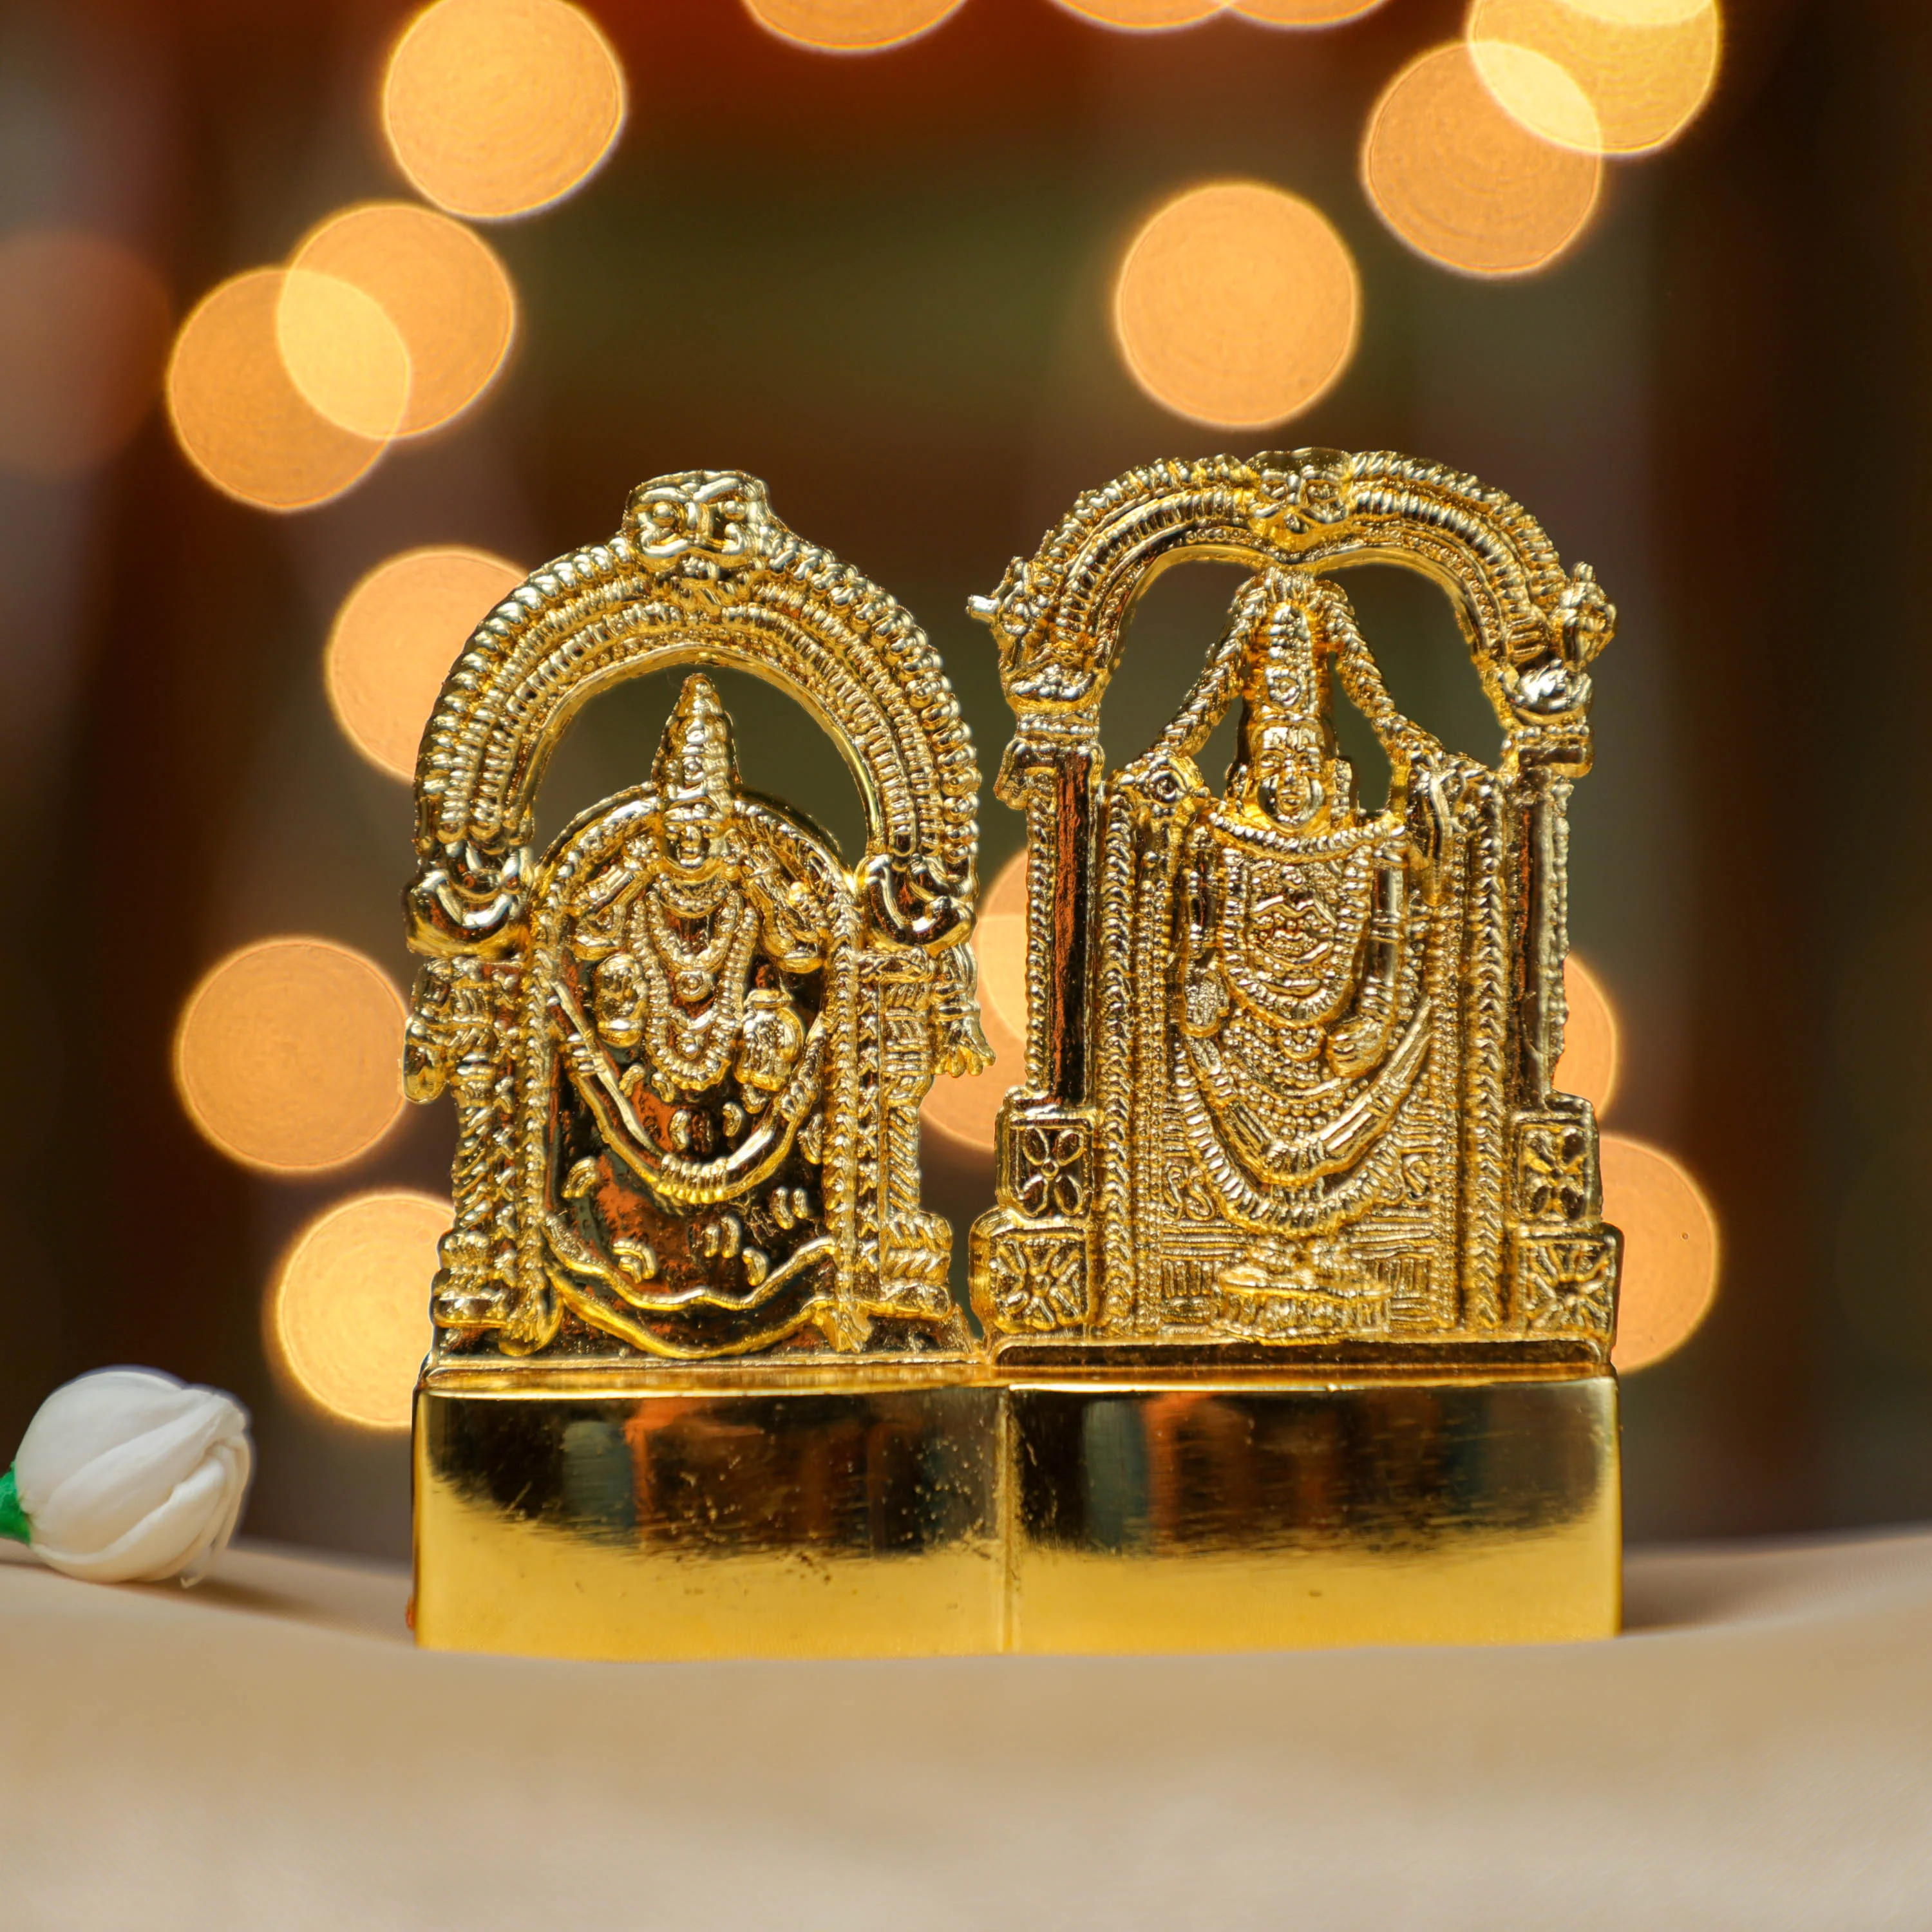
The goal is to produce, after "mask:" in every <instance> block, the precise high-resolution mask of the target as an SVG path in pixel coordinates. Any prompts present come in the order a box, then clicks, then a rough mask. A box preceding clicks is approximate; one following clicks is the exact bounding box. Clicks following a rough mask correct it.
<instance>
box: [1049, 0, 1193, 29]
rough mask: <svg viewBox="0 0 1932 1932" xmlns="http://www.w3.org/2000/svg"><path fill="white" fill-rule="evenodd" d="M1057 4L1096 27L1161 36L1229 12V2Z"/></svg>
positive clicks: (1064, 0)
mask: <svg viewBox="0 0 1932 1932" xmlns="http://www.w3.org/2000/svg"><path fill="white" fill-rule="evenodd" d="M1055 5H1057V6H1058V7H1062V8H1064V10H1066V11H1067V13H1078V14H1079V16H1080V17H1081V18H1082V20H1091V21H1092V22H1093V23H1094V25H1095V26H1100V27H1120V28H1124V29H1125V30H1126V31H1127V32H1129V33H1131V34H1157V33H1163V32H1165V31H1167V30H1168V29H1169V28H1172V27H1191V26H1194V25H1195V24H1196V23H1197V22H1199V21H1202V20H1211V19H1212V18H1213V17H1214V15H1216V14H1217V13H1225V12H1226V10H1227V7H1228V0H1055Z"/></svg>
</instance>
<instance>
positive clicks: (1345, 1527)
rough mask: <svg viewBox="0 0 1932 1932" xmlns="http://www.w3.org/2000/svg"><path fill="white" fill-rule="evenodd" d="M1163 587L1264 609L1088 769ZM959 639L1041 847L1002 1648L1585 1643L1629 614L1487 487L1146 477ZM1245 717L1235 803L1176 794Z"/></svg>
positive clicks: (1008, 1121)
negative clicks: (1609, 994) (1609, 785)
mask: <svg viewBox="0 0 1932 1932" xmlns="http://www.w3.org/2000/svg"><path fill="white" fill-rule="evenodd" d="M1188 559H1215V560H1217V561H1221V562H1238V563H1240V564H1243V565H1247V567H1249V568H1250V569H1251V570H1252V571H1253V575H1252V576H1251V577H1250V578H1249V580H1248V581H1247V584H1246V585H1245V586H1244V588H1243V589H1242V590H1241V592H1240V594H1239V595H1238V596H1237V597H1236V598H1235V600H1234V604H1233V607H1232V611H1231V613H1230V615H1229V622H1228V624H1227V626H1226V629H1225V630H1224V631H1223V634H1222V635H1221V637H1220V639H1219V640H1218V641H1217V643H1214V645H1213V646H1212V647H1211V649H1208V652H1207V653H1206V657H1205V662H1204V664H1203V665H1202V670H1201V673H1200V675H1199V677H1198V679H1196V682H1195V683H1194V685H1193V688H1192V690H1191V691H1190V692H1189V693H1188V695H1187V698H1186V700H1185V701H1184V703H1183V704H1182V706H1181V709H1180V710H1179V711H1178V712H1177V713H1176V714H1175V717H1174V718H1173V719H1172V721H1171V722H1170V723H1169V725H1168V726H1167V727H1166V729H1165V730H1163V732H1162V733H1161V734H1160V736H1159V738H1158V739H1157V741H1156V742H1154V744H1153V745H1151V746H1149V747H1148V748H1146V749H1145V750H1142V751H1138V752H1137V754H1136V755H1134V756H1133V757H1130V758H1128V759H1127V760H1126V762H1124V763H1123V764H1121V766H1119V768H1118V769H1117V770H1114V771H1111V772H1110V771H1109V770H1108V769H1106V766H1105V764H1104V763H1103V758H1102V755H1101V750H1100V740H1099V726H1100V718H1101V715H1102V713H1101V704H1102V699H1103V694H1104V693H1105V691H1106V688H1107V685H1108V682H1109V679H1110V678H1112V676H1115V674H1116V673H1117V671H1118V667H1119V664H1120V660H1121V647H1122V641H1123V634H1124V628H1125V625H1126V623H1127V618H1128V616H1129V613H1130V611H1131V610H1132V609H1133V604H1134V601H1135V600H1136V598H1137V597H1138V596H1139V595H1140V593H1141V592H1142V591H1144V590H1145V589H1146V588H1147V587H1148V585H1149V584H1150V583H1152V582H1153V581H1154V579H1155V578H1156V577H1157V575H1158V574H1160V572H1161V571H1164V570H1166V569H1167V568H1170V567H1171V566H1172V565H1176V564H1178V563H1181V562H1184V561H1187V560H1188ZM1370 563H1388V564H1394V565H1401V566H1404V567H1406V568H1410V569H1413V570H1417V571H1421V572H1422V573H1423V574H1425V575H1427V577H1430V578H1432V579H1433V580H1434V581H1435V582H1436V583H1438V584H1439V585H1440V586H1442V588H1443V589H1445V591H1446V592H1448V595H1449V597H1450V598H1451V602H1452V604H1453V605H1454V609H1455V610H1456V613H1457V616H1458V618H1459V619H1460V622H1461V625H1462V628H1463V632H1464V634H1465V636H1466V638H1467V640H1468V642H1469V648H1470V652H1471V655H1472V658H1473V660H1474V665H1475V671H1476V673H1478V676H1480V678H1481V682H1482V685H1483V688H1484V691H1485V692H1486V693H1487V696H1488V697H1489V700H1490V703H1491V705H1492V706H1493V709H1494V711H1495V713H1496V719H1497V721H1498V724H1499V726H1500V727H1501V731H1502V746H1501V754H1500V757H1499V760H1498V761H1497V763H1496V765H1494V766H1488V765H1485V764H1484V763H1481V762H1480V761H1478V760H1476V759H1474V758H1472V757H1466V756H1463V755H1461V754H1459V753H1457V752H1454V751H1451V750H1449V749H1448V748H1446V747H1445V745H1442V743H1441V742H1439V740H1438V739H1436V738H1435V737H1433V736H1431V735H1430V733H1429V732H1428V731H1427V730H1425V729H1424V727H1422V726H1421V725H1420V724H1417V723H1415V721H1412V719H1410V718H1407V717H1406V716H1404V715H1403V713H1402V712H1400V711H1399V710H1398V709H1397V707H1396V706H1395V704H1394V701H1393V700H1392V699H1391V695H1390V694H1389V691H1388V688H1387V687H1386V686H1385V683H1384V682H1383V679H1382V675H1381V673H1380V671H1379V669H1378V667H1377V665H1376V660H1375V658H1374V657H1373V655H1372V654H1371V652H1370V649H1369V648H1368V646H1367V644H1366V643H1365V642H1364V639H1363V637H1362V634H1361V631H1360V630H1359V629H1358V627H1357V625H1356V622H1355V616H1354V615H1353V613H1352V610H1351V608H1350V606H1349V601H1348V599H1347V598H1346V595H1344V593H1343V589H1342V588H1341V587H1340V584H1339V583H1337V581H1336V580H1335V576H1336V574H1337V573H1338V572H1340V571H1343V570H1344V569H1345V568H1348V567H1349V566H1352V565H1364V564H1370ZM977 610H978V613H979V614H980V615H981V616H983V618H984V619H986V621H987V622H989V623H990V625H992V629H993V632H994V635H995V638H996V640H997V641H998V646H999V651H1000V664H1001V677H1002V680H1003V683H1004V688H1005V692H1006V695H1007V700H1008V701H1009V703H1010V705H1011V706H1012V709H1013V712H1014V713H1015V715H1016V721H1017V729H1016V735H1015V736H1014V738H1013V742H1012V744H1011V745H1010V747H1009V748H1008V749H1007V754H1006V757H1005V759H1004V762H1003V763H1002V765H1001V770H1000V775H999V780H998V790H999V793H1000V796H1001V797H1002V798H1004V799H1006V800H1007V802H1009V803H1010V804H1011V805H1015V806H1017V807H1019V808H1021V809H1022V810H1024V811H1025V813H1026V814H1027V820H1028V847H1029V867H1028V890H1029V894H1030V901H1029V907H1028V961H1027V970H1028V991H1029V1007H1030V1024H1029V1030H1028V1041H1027V1065H1026V1068H1025V1079H1024V1081H1023V1082H1022V1084H1021V1085H1019V1087H1017V1088H1015V1089H1014V1090H1013V1091H1012V1092H1011V1093H1010V1094H1009V1096H1008V1097H1007V1103H1006V1105H1005V1107H1004V1112H1003V1114H1002V1116H1001V1121H1000V1124H999V1129H998V1205H997V1206H996V1207H995V1208H994V1209H993V1210H992V1212H990V1213H989V1214H986V1215H985V1216H983V1217H982V1218H981V1219H980V1221H979V1223H977V1226H975V1228H974V1231H973V1237H972V1265H971V1279H972V1289H973V1298H974V1307H975V1308H976V1310H977V1313H978V1315H979V1316H980V1320H981V1322H983V1325H984V1327H985V1331H986V1337H987V1340H988V1344H989V1349H990V1351H991V1352H992V1357H993V1359H994V1361H995V1363H996V1364H997V1365H998V1369H999V1370H1000V1372H1001V1379H1002V1382H1003V1383H1004V1385H1005V1387H1006V1388H1007V1400H1008V1404H1009V1414H1008V1419H1007V1426H1008V1431H1009V1442H1008V1459H1009V1460H1008V1477H1009V1481H1010V1484H1011V1487H1012V1491H1013V1493H1012V1496H1011V1499H1010V1503H1009V1521H1010V1548H1009V1562H1010V1577H1011V1580H1010V1606H1009V1617H1010V1628H1011V1629H1012V1630H1013V1631H1015V1632H1016V1633H1018V1637H1017V1640H1018V1641H1019V1643H1021V1644H1022V1646H1023V1647H1037V1648H1046V1649H1054V1648H1069V1647H1079V1648H1098V1647H1120V1648H1146V1647H1162V1646H1175V1647H1181V1648H1202V1647H1216V1646H1227V1647H1235V1646H1240V1645H1242V1644H1247V1643H1256V1644H1262V1643H1295V1642H1307V1643H1321V1642H1334V1641H1347V1640H1359V1641H1369V1640H1404V1639H1416V1640H1447V1639H1454V1640H1477V1641H1480V1640H1502V1639H1520V1638H1528V1637H1580V1636H1586V1635H1594V1634H1604V1633H1607V1631H1611V1630H1613V1629H1614V1628H1616V1625H1617V1622H1618V1619H1619V1595H1620V1585H1619V1579H1620V1567H1619V1565H1620V1557H1619V1544H1620V1529H1619V1483H1618V1473H1617V1423H1616V1385H1615V1382H1614V1379H1613V1376H1612V1375H1611V1373H1610V1366H1609V1355H1610V1344H1611V1340H1612V1337H1613V1326H1614V1321H1615V1312H1616V1284H1617V1271H1618V1263H1619V1238H1618V1236H1617V1235H1616V1232H1615V1230H1613V1229H1610V1228H1609V1227H1607V1226H1605V1225H1604V1222H1603V1220H1602V1218H1601V1194H1600V1190H1599V1186H1598V1167H1597V1132H1596V1126H1595V1121H1594V1119H1593V1118H1592V1113H1591V1109H1590V1107H1589V1103H1587V1102H1586V1101H1585V1100H1582V1099H1580V1098H1578V1097H1575V1096H1573V1095H1569V1094H1564V1093H1562V1092H1560V1091H1558V1090H1557V1089H1556V1087H1555V1085H1554V1084H1553V1078H1552V1076H1553V1070H1554V1069H1555V1067H1556V1063H1557V1061H1558V1059H1559V1056H1560V1055H1561V1054H1562V1046H1563V1022H1564V1008H1563V981H1562V968H1563V962H1564V957H1565V951H1566V947H1567V941H1566V938H1565V856H1566V853H1565V807H1566V802H1567V800H1568V796H1569V793H1570V789H1571V784H1572V782H1573V781H1574V779H1576V778H1577V777H1578V776H1580V775H1582V774H1583V772H1586V771H1587V770H1588V769H1589V763H1590V755H1591V746H1590V733H1589V704H1590V695H1591V681H1590V677H1589V670H1588V667H1589V664H1590V663H1591V661H1592V659H1593V658H1595V655H1596V654H1597V652H1598V651H1599V650H1600V649H1601V648H1602V646H1603V645H1604V643H1605V642H1606V641H1607V640H1608V638H1609V637H1610V634H1611V631H1612V628H1613V623H1614V619H1615V613H1614V612H1613V610H1612V608H1611V607H1610V604H1609V603H1608V602H1607V600H1606V599H1605V597H1604V593H1603V592H1602V590H1601V589H1600V588H1599V586H1598V584H1597V583H1596V581H1595V578H1594V577H1593V576H1592V574H1591V572H1590V571H1589V568H1587V567H1586V566H1583V565H1579V566H1578V567H1577V569H1576V570H1575V571H1574V572H1573V573H1571V574H1565V571H1563V569H1562V566H1561V565H1559V562H1558V560H1557V558H1556V553H1555V552H1554V550H1553V549H1552V547H1551V546H1550V542H1549V541H1548V539H1547V538H1546V537H1545V535H1544V532H1542V530H1541V529H1539V528H1538V526H1537V524H1536V523H1535V522H1534V521H1533V520H1532V518H1531V517H1529V515H1528V514H1526V512H1525V511H1523V510H1522V509H1521V508H1519V507H1518V506H1517V505H1516V504H1514V503H1513V502H1511V501H1510V500H1509V499H1508V498H1507V497H1505V496H1502V495H1501V494H1500V493H1498V492H1496V491H1495V490H1490V489H1487V488H1486V487H1484V486H1483V485H1482V484H1479V483H1478V482H1477V481H1475V480H1474V479H1473V478H1470V477H1467V476H1463V475H1457V474H1455V473H1454V472H1450V471H1448V470H1445V469H1439V468H1436V467H1434V466H1430V465H1427V464H1425V463H1418V462H1416V461H1414V460H1412V459H1409V458H1404V457H1399V456H1394V455H1342V454H1340V453H1337V452H1332V451H1325V450H1303V451H1298V452H1295V453H1293V454H1292V455H1276V454H1268V455H1262V456H1259V457H1257V458H1254V459H1253V460H1252V461H1241V460H1236V459H1233V458H1216V459H1213V460H1208V461H1204V462H1197V463H1163V464H1159V465H1156V466H1153V467H1151V468H1148V469H1139V470H1135V471H1133V472H1130V473H1129V474H1127V475H1125V476H1123V477H1121V478H1119V479H1118V481H1115V482H1114V483H1112V484H1110V485H1109V486H1108V487H1106V489H1104V490H1096V491H1094V492H1092V493H1089V494H1088V495H1087V496H1084V497H1082V499H1080V501H1079V502H1078V503H1077V504H1076V505H1075V507H1074V509H1073V512H1072V514H1070V515H1069V516H1068V517H1067V518H1066V520H1064V522H1063V523H1061V525H1060V526H1058V529H1055V530H1054V531H1053V532H1052V533H1051V535H1049V537H1048V538H1047V540H1046V543H1045V544H1044V545H1043V547H1042V548H1041V550H1040V552H1039V553H1038V554H1037V556H1034V558H1033V559H1031V560H1030V561H1027V562H1017V561H1016V562H1015V564H1014V565H1013V567H1012V568H1011V569H1010V571H1008V573H1007V577H1006V580H1005V581H1004V583H1002V584H1001V586H1000V588H999V589H998V592H997V593H996V594H995V595H994V596H993V597H992V598H990V599H986V600H983V601H982V602H980V604H978V605H977ZM1338 686H1339V688H1340V691H1341V692H1342V693H1343V694H1345V695H1346V697H1347V699H1348V700H1349V702H1350V703H1352V705H1353V706H1354V707H1355V709H1356V710H1357V711H1358V712H1359V713H1360V714H1361V717H1362V718H1364V720H1365V721H1367V725H1368V727H1369V728H1370V730H1371V731H1372V732H1373V734H1374V736H1375V738H1376V740H1377V741H1378V742H1379V744H1380V745H1381V748H1382V751H1383V752H1384V753H1385V754H1386V757H1387V759H1388V765H1389V767H1390V771H1391V778H1390V781H1389V786H1388V795H1387V797H1386V799H1384V800H1382V801H1381V802H1374V801H1370V800H1364V799H1363V798H1362V797H1361V795H1360V790H1359V787H1358V784H1357V782H1356V780H1355V775H1354V774H1353V773H1352V771H1351V769H1350V767H1349V762H1348V760H1346V759H1345V758H1344V757H1343V756H1342V754H1341V753H1340V751H1339V749H1338V748H1337V739H1336V735H1335V732H1334V724H1333V707H1334V701H1335V697H1336V694H1337V687H1338ZM1230 712H1236V713H1237V714H1238V738H1237V745H1236V748H1235V753H1234V756H1233V759H1232V763H1231V765H1230V766H1229V770H1228V772H1227V775H1226V782H1225V784H1223V785H1222V786H1221V787H1220V788H1219V790H1217V789H1216V787H1214V784H1212V783H1211V781H1210V775H1208V774H1207V773H1205V772H1203V771H1202V769H1201V768H1200V766H1199V764H1198V763H1197V762H1196V760H1197V759H1198V758H1199V757H1200V755H1201V754H1202V751H1203V748H1204V747H1205V745H1206V743H1207V741H1208V737H1209V736H1210V734H1211V733H1212V731H1213V730H1214V727H1215V726H1216V725H1217V724H1218V723H1220V721H1221V720H1222V719H1223V718H1224V717H1226V716H1227V715H1229V713H1230Z"/></svg>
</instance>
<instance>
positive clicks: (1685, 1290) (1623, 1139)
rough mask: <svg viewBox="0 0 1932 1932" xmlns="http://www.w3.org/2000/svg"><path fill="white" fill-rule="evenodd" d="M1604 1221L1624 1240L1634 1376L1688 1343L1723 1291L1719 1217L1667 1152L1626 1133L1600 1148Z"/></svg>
mask: <svg viewBox="0 0 1932 1932" xmlns="http://www.w3.org/2000/svg"><path fill="white" fill-rule="evenodd" d="M1599 1159H1600V1160H1601V1163H1602V1166H1603V1179H1604V1220H1606V1221H1607V1222H1609V1223H1610V1225H1611V1226H1613V1227H1615V1228H1620V1229H1622V1231H1623V1237H1624V1265H1623V1283H1622V1289H1620V1291H1619V1298H1618V1306H1617V1339H1616V1346H1615V1347H1614V1348H1613V1349H1612V1351H1611V1355H1610V1359H1611V1361H1612V1362H1613V1364H1615V1366H1616V1367H1617V1368H1618V1369H1619V1370H1623V1371H1625V1372H1626V1373H1628V1371H1629V1370H1632V1369H1641V1368H1644V1367H1648V1366H1649V1364H1651V1363H1652V1362H1661V1361H1663V1359H1664V1357H1665V1356H1667V1355H1670V1354H1673V1352H1675V1351H1676V1350H1677V1349H1680V1348H1682V1346H1683V1345H1684V1344H1685V1343H1686V1342H1687V1341H1688V1340H1690V1339H1691V1335H1692V1334H1694V1332H1695V1331H1696V1329H1697V1325H1698V1324H1699V1323H1700V1322H1702V1321H1703V1319H1704V1317H1705V1316H1706V1314H1707V1313H1709V1310H1710V1307H1711V1304H1712V1301H1713V1299H1714V1298H1715V1296H1716V1295H1717V1292H1718V1217H1717V1215H1716V1214H1715V1212H1714V1211H1712V1206H1711V1204H1710V1202H1709V1200H1708V1199H1706V1197H1705V1194H1704V1190H1703V1189H1702V1188H1701V1187H1699V1186H1698V1185H1697V1182H1696V1181H1694V1179H1692V1178H1691V1175H1690V1174H1689V1173H1688V1172H1687V1171H1686V1170H1685V1168H1684V1166H1682V1163H1679V1162H1678V1161H1676V1160H1673V1158H1672V1157H1670V1155H1669V1154H1666V1153H1665V1152H1664V1151H1663V1149H1662V1148H1654V1147H1652V1146H1650V1145H1649V1144H1648V1143H1647V1142H1643V1141H1637V1140H1632V1139H1630V1138H1629V1137H1628V1136H1626V1135H1623V1134H1605V1135H1604V1136H1603V1138H1602V1141H1601V1145H1600V1149H1599Z"/></svg>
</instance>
